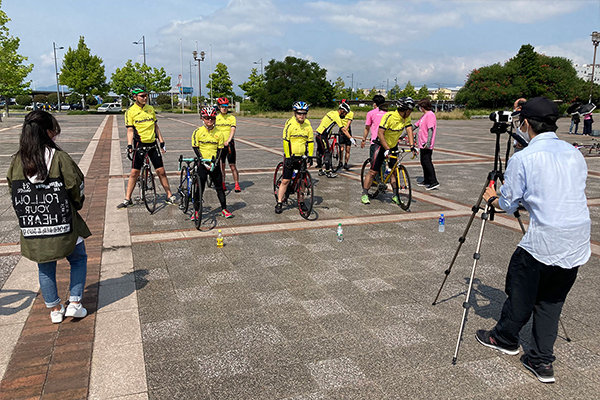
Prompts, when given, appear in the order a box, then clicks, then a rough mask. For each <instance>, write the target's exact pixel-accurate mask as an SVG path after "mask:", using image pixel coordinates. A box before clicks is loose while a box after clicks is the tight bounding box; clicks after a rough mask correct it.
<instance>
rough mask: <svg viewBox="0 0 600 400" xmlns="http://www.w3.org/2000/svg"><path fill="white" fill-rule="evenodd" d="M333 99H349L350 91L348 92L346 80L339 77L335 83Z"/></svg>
mask: <svg viewBox="0 0 600 400" xmlns="http://www.w3.org/2000/svg"><path fill="white" fill-rule="evenodd" d="M333 97H334V98H335V99H336V100H341V99H345V98H346V97H348V91H347V90H346V83H345V82H344V80H343V79H342V78H341V77H340V76H338V78H337V79H336V80H335V82H333Z"/></svg>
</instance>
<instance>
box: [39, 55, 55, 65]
mask: <svg viewBox="0 0 600 400" xmlns="http://www.w3.org/2000/svg"><path fill="white" fill-rule="evenodd" d="M40 60H42V64H41V66H43V67H49V66H54V52H52V51H51V52H50V53H44V54H42V55H41V56H40Z"/></svg>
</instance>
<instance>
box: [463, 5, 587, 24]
mask: <svg viewBox="0 0 600 400" xmlns="http://www.w3.org/2000/svg"><path fill="white" fill-rule="evenodd" d="M455 3H456V5H457V6H458V7H460V8H462V11H463V12H464V13H465V14H468V15H470V16H471V17H472V18H473V20H475V21H478V20H479V21H480V20H496V21H512V22H520V23H528V24H529V23H538V22H541V21H544V20H546V19H548V18H551V17H555V16H557V15H561V14H564V13H567V12H572V11H574V10H577V9H579V8H581V7H583V6H585V5H586V4H585V3H584V2H581V1H565V0H513V1H501V2H491V1H481V0H478V1H470V0H463V1H457V2H455ZM588 4H589V3H588Z"/></svg>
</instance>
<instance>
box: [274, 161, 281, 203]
mask: <svg viewBox="0 0 600 400" xmlns="http://www.w3.org/2000/svg"><path fill="white" fill-rule="evenodd" d="M282 177H283V161H281V162H280V163H279V164H277V167H275V174H273V194H274V195H275V201H279V185H281V179H282Z"/></svg>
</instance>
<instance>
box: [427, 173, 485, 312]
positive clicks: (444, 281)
mask: <svg viewBox="0 0 600 400" xmlns="http://www.w3.org/2000/svg"><path fill="white" fill-rule="evenodd" d="M489 184H490V180H489V178H488V180H487V182H486V183H485V185H484V186H483V190H482V191H481V193H480V194H479V198H478V199H477V202H476V203H475V205H474V206H473V207H472V208H471V210H472V211H473V212H472V213H471V217H470V218H469V222H467V226H466V228H465V230H464V232H463V234H462V236H461V237H459V238H458V247H457V248H456V251H455V252H454V256H453V257H452V261H450V265H449V266H448V268H447V269H446V270H445V271H444V275H445V276H444V280H443V281H442V284H441V285H440V289H439V290H438V292H437V295H436V296H435V299H434V300H433V303H431V305H432V306H435V305H436V304H437V301H438V298H439V297H440V294H441V293H442V289H443V288H444V285H445V284H446V280H447V279H448V275H450V271H452V266H454V262H455V261H456V257H458V253H459V252H460V249H461V247H462V245H463V243H464V242H465V240H466V238H467V234H468V233H469V229H471V224H472V223H473V219H474V218H475V215H477V212H479V207H480V206H481V201H482V200H483V194H484V193H485V189H486V188H487V187H488V186H489Z"/></svg>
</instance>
